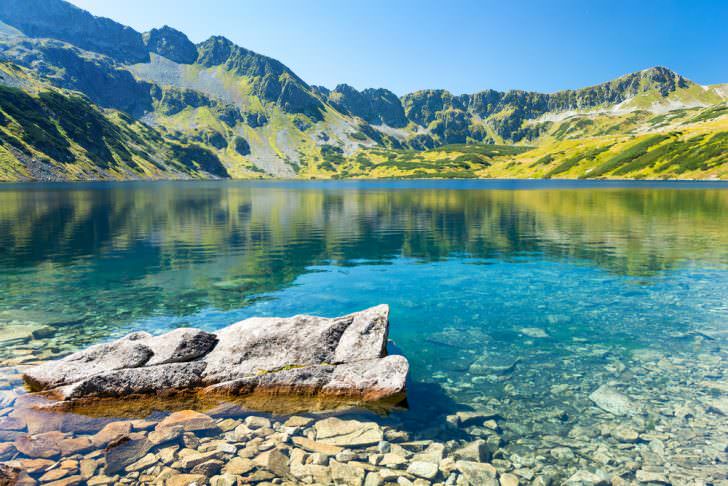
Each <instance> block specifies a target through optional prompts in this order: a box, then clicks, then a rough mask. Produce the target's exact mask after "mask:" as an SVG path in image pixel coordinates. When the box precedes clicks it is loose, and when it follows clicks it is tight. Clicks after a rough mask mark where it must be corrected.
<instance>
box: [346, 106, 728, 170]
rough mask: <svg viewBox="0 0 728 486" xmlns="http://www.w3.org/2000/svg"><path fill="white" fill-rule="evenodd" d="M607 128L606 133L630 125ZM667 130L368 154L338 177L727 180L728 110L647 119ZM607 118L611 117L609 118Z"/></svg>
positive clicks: (559, 131)
mask: <svg viewBox="0 0 728 486" xmlns="http://www.w3.org/2000/svg"><path fill="white" fill-rule="evenodd" d="M625 116H626V115H623V116H617V117H614V118H616V120H611V121H609V122H607V121H605V120H604V119H602V120H600V122H601V125H600V126H601V127H607V128H606V129H605V128H602V129H601V131H602V132H604V131H606V132H610V129H609V128H610V127H613V126H615V125H617V126H620V125H622V126H623V125H624V124H628V123H631V122H630V121H629V120H627V121H625V120H624V117H625ZM642 116H646V117H649V122H650V123H652V124H653V126H659V127H661V129H660V130H655V131H645V130H644V127H643V126H642V125H637V127H638V128H636V129H633V130H632V133H630V134H625V133H628V132H629V131H628V130H625V132H621V131H616V130H615V131H613V133H611V134H605V135H601V136H584V137H577V136H574V137H573V138H570V137H569V136H568V130H567V129H566V127H565V126H564V125H566V126H568V127H570V128H572V129H573V126H574V125H578V124H579V120H590V121H591V119H590V118H587V117H577V120H576V121H575V122H574V121H571V120H567V121H565V122H564V123H562V124H560V125H557V127H556V128H555V129H553V130H552V132H554V133H556V135H558V136H554V133H552V134H551V135H550V136H549V137H548V139H546V137H544V141H543V142H542V143H541V144H539V145H538V146H535V147H529V146H523V145H515V146H514V145H506V146H500V145H483V144H470V145H447V146H443V147H439V148H435V149H431V150H427V151H422V152H417V151H412V150H391V149H389V150H387V149H381V148H377V149H371V150H363V151H360V152H359V153H357V154H355V155H354V156H352V157H350V158H346V159H345V160H342V161H341V163H340V164H339V165H338V166H337V173H336V174H335V175H333V177H383V178H386V177H453V178H462V177H483V178H565V179H566V178H568V179H576V178H580V179H596V178H601V179H609V178H612V179H645V178H649V179H675V178H681V179H728V104H722V105H717V106H714V107H709V108H702V109H688V110H682V111H681V112H680V113H679V114H676V113H674V112H669V113H667V114H665V115H642ZM602 118H606V117H602Z"/></svg>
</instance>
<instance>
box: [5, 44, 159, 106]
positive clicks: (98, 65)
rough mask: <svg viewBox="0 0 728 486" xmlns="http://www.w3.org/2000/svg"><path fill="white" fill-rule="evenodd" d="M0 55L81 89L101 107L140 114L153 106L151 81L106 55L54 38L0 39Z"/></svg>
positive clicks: (57, 83) (62, 85)
mask: <svg viewBox="0 0 728 486" xmlns="http://www.w3.org/2000/svg"><path fill="white" fill-rule="evenodd" d="M0 53H1V55H2V57H3V58H6V59H11V60H12V61H13V62H15V63H17V64H19V65H21V66H25V67H28V68H31V69H33V70H34V71H35V72H37V73H38V74H40V75H41V76H43V77H45V78H46V79H47V81H49V82H51V83H52V84H53V85H55V86H57V87H60V88H66V89H72V90H75V91H80V92H82V93H83V94H85V95H86V96H88V97H89V98H90V99H91V101H93V102H94V103H96V104H98V105H100V106H102V107H104V108H114V109H117V110H121V111H125V112H127V113H130V114H132V115H142V114H144V113H145V112H147V111H149V110H150V109H151V107H152V105H151V101H152V100H151V97H150V95H149V88H150V85H149V84H147V83H143V82H140V81H137V80H136V79H134V76H132V75H131V73H130V72H129V71H127V70H126V69H123V68H122V67H120V66H118V65H117V64H116V63H115V62H113V60H111V59H109V58H108V57H105V56H95V55H89V54H88V53H86V52H84V51H81V50H80V49H78V48H76V47H74V46H72V45H70V44H68V43H65V42H61V41H57V40H47V39H27V38H22V39H11V40H5V41H2V40H0Z"/></svg>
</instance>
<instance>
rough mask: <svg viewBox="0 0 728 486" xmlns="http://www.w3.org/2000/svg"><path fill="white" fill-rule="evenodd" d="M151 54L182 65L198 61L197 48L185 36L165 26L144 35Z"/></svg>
mask: <svg viewBox="0 0 728 486" xmlns="http://www.w3.org/2000/svg"><path fill="white" fill-rule="evenodd" d="M143 39H144V43H145V44H146V46H147V49H149V52H154V53H155V54H159V55H160V56H164V57H166V58H167V59H170V60H172V61H174V62H178V63H180V64H192V63H193V62H195V61H196V60H197V47H196V46H195V45H194V44H193V43H192V42H191V41H190V40H189V39H188V38H187V36H186V35H185V34H183V33H182V32H180V31H179V30H176V29H173V28H172V27H168V26H166V25H165V26H164V27H162V28H160V29H152V30H150V31H149V32H145V33H144V34H143Z"/></svg>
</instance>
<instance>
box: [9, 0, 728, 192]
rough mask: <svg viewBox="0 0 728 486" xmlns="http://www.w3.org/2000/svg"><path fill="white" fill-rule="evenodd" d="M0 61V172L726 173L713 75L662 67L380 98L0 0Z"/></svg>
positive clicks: (212, 48)
mask: <svg viewBox="0 0 728 486" xmlns="http://www.w3.org/2000/svg"><path fill="white" fill-rule="evenodd" d="M59 19H70V20H71V21H70V22H59ZM0 59H2V60H4V63H3V65H2V72H3V75H2V76H3V77H2V79H1V80H0V90H1V94H2V100H1V103H2V105H1V107H0V108H1V109H2V120H0V122H2V126H0V137H2V138H1V139H0V164H1V165H0V178H1V179H2V180H21V179H29V180H34V179H128V178H169V177H232V178H251V177H285V178H334V177H337V178H338V177H600V178H601V177H658V178H675V177H678V178H680V177H698V178H716V177H717V178H724V177H726V176H725V170H724V169H723V165H725V164H726V163H727V162H728V161H726V160H725V159H726V156H725V155H724V154H725V151H723V148H724V147H725V145H724V143H725V142H724V140H725V136H724V134H725V131H726V126H725V124H726V117H727V116H728V115H727V114H726V111H727V108H726V102H727V100H728V89H727V88H726V86H725V85H717V86H701V85H699V84H696V83H694V82H693V81H690V80H689V79H687V78H685V77H683V76H681V75H680V74H677V73H675V72H673V71H671V70H670V69H667V68H665V67H653V68H649V69H645V70H642V71H638V72H635V73H630V74H627V75H624V76H621V77H619V78H617V79H614V80H611V81H607V82H605V83H602V84H598V85H595V86H591V87H586V88H582V89H577V90H565V91H559V92H555V93H536V92H527V91H519V90H512V91H507V92H501V91H496V90H483V91H480V92H477V93H472V94H461V95H455V94H452V93H450V92H448V91H446V90H441V89H429V90H422V91H417V92H414V93H409V94H405V95H404V96H402V97H398V96H397V95H395V94H394V93H392V92H391V91H389V90H387V89H384V88H376V89H365V90H362V91H358V90H356V89H355V88H353V87H351V86H349V85H346V84H340V85H338V86H336V87H335V88H334V89H327V88H325V87H321V86H311V85H309V84H307V83H306V82H305V81H304V80H303V79H301V78H300V77H299V76H297V75H296V74H295V73H294V72H293V71H292V70H291V69H289V68H288V67H287V66H285V65H284V64H283V63H281V62H280V61H278V60H275V59H272V58H269V57H266V56H263V55H261V54H258V53H255V52H253V51H250V50H248V49H245V48H244V47H241V46H238V45H235V44H234V43H233V42H231V41H230V40H228V39H226V38H224V37H220V36H213V37H211V38H209V39H207V40H206V41H204V42H201V43H199V44H194V43H193V42H191V41H190V40H189V39H188V38H187V36H186V35H185V34H184V33H183V32H180V31H178V30H176V29H174V28H172V27H169V26H162V27H160V28H155V29H152V30H150V31H149V32H145V33H140V32H137V31H135V30H134V29H131V28H130V27H127V26H124V25H121V24H119V23H117V22H115V21H113V20H111V19H104V18H98V17H94V16H93V15H91V14H89V13H88V12H85V11H83V10H81V9H78V8H77V7H75V6H73V5H71V4H69V3H67V2H65V1H63V0H6V1H4V2H2V3H0ZM643 140H644V141H645V144H646V145H645V146H644V151H643V150H642V147H643V146H642V145H639V144H640V143H641V142H642V141H643ZM631 142H635V143H636V144H637V145H638V146H637V148H633V147H632V145H631ZM668 145H669V146H670V147H671V148H668ZM506 147H510V148H506ZM622 151H624V154H623V155H620V154H621V153H622ZM635 151H636V152H638V154H637V155H635ZM534 157H535V159H534Z"/></svg>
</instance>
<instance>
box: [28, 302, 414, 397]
mask: <svg viewBox="0 0 728 486" xmlns="http://www.w3.org/2000/svg"><path fill="white" fill-rule="evenodd" d="M388 316H389V307H388V306H386V305H380V306H376V307H372V308H370V309H366V310H364V311H361V312H357V313H354V314H349V315H347V316H343V317H335V318H323V317H314V316H307V315H298V316H294V317H290V318H273V317H271V318H257V317H256V318H251V319H246V320H244V321H241V322H238V323H235V324H233V325H231V326H228V327H226V328H223V329H221V330H220V331H218V332H217V333H215V334H211V333H207V332H204V331H201V330H199V329H191V328H181V329H176V330H174V331H171V332H169V333H167V334H164V335H161V336H152V335H150V334H148V333H146V332H136V333H132V334H129V335H127V336H125V337H123V338H121V339H119V340H117V341H114V342H111V343H106V344H100V345H96V346H92V347H90V348H88V349H86V350H83V351H80V352H77V353H74V354H72V355H70V356H68V357H66V358H63V359H60V360H56V361H50V362H47V363H44V364H41V365H39V366H35V367H33V368H30V369H28V370H27V371H26V372H25V374H24V379H25V380H26V382H27V383H28V384H29V385H30V386H31V387H32V388H33V389H34V390H35V391H48V392H50V394H51V395H52V396H54V397H56V398H59V399H61V400H77V399H85V398H96V397H125V396H129V395H136V394H160V393H164V394H168V393H169V392H170V391H175V390H189V389H199V390H200V391H201V393H205V394H215V393H217V394H227V395H246V394H250V393H253V392H258V391H260V392H267V393H275V394H277V393H294V394H299V393H300V394H307V395H308V394H321V395H328V396H344V397H351V398H357V399H362V400H372V401H374V400H380V399H384V398H389V397H394V396H398V395H399V394H401V393H403V392H404V391H405V383H406V377H407V373H408V371H409V364H408V362H407V360H406V359H405V358H404V357H402V356H396V355H395V356H387V354H386V345H387V334H388V330H389V320H388Z"/></svg>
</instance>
